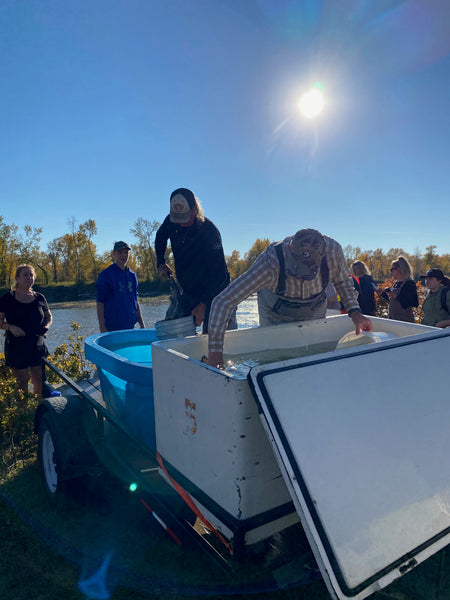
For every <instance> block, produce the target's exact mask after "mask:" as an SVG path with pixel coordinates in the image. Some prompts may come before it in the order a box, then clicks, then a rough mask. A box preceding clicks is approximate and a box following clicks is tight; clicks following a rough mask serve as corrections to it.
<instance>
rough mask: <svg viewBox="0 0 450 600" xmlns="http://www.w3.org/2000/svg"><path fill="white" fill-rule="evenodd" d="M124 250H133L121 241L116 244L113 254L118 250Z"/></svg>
mask: <svg viewBox="0 0 450 600" xmlns="http://www.w3.org/2000/svg"><path fill="white" fill-rule="evenodd" d="M122 248H126V249H127V250H131V248H130V246H129V245H128V244H126V243H125V242H123V241H122V240H121V241H120V242H116V243H115V244H114V248H113V252H115V251H116V250H122Z"/></svg>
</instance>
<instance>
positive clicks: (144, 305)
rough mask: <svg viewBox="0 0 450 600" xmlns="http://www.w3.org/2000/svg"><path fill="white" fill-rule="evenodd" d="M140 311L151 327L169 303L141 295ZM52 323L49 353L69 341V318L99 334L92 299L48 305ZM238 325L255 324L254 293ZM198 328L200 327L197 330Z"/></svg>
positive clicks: (241, 306)
mask: <svg viewBox="0 0 450 600" xmlns="http://www.w3.org/2000/svg"><path fill="white" fill-rule="evenodd" d="M140 302H141V312H142V317H143V319H144V323H145V326H146V327H149V328H153V327H154V326H155V322H156V321H160V320H162V319H164V317H165V315H166V311H167V308H168V306H169V303H168V299H167V297H164V298H141V300H140ZM50 310H51V311H52V315H53V324H52V326H51V328H50V330H49V332H48V335H47V342H46V343H47V346H48V349H49V350H50V352H52V351H53V350H54V349H55V348H56V347H57V346H60V345H61V344H63V343H68V342H69V335H70V334H71V333H73V330H72V329H71V327H70V324H71V322H72V321H74V322H75V323H78V324H79V325H80V329H79V330H78V335H81V336H83V337H84V338H87V337H88V336H90V335H94V334H95V333H99V329H98V321H97V312H96V305H95V302H77V303H75V302H70V303H66V304H53V305H50ZM237 319H238V327H239V328H243V327H255V326H257V325H258V307H257V302H256V296H252V297H250V298H248V299H247V300H244V302H242V303H241V304H239V306H238V311H237ZM199 331H200V330H199ZM3 338H4V335H3V334H2V335H0V352H3Z"/></svg>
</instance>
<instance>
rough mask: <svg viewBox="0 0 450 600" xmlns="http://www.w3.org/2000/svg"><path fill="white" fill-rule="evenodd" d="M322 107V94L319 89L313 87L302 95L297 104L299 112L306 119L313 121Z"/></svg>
mask: <svg viewBox="0 0 450 600" xmlns="http://www.w3.org/2000/svg"><path fill="white" fill-rule="evenodd" d="M323 105H324V99H323V93H322V90H321V89H319V87H316V86H315V87H313V88H312V89H311V90H309V92H306V93H305V94H303V96H302V97H301V98H300V101H299V103H298V107H299V109H300V112H301V113H302V115H303V116H304V117H306V118H307V119H314V117H317V115H319V114H320V113H321V112H322V110H323Z"/></svg>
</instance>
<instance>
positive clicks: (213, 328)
mask: <svg viewBox="0 0 450 600" xmlns="http://www.w3.org/2000/svg"><path fill="white" fill-rule="evenodd" d="M323 237H324V238H325V254H326V257H327V262H328V269H329V277H330V281H331V282H332V283H333V285H334V286H335V288H336V290H337V293H338V294H339V296H340V299H341V301H342V303H343V305H344V307H345V309H346V310H347V311H349V310H351V309H353V308H356V309H359V304H358V300H357V293H356V291H355V288H354V285H353V279H352V277H351V275H350V271H349V268H348V266H347V263H346V262H345V258H344V253H343V251H342V248H341V246H340V244H338V242H336V241H335V240H333V239H332V238H330V237H328V236H323ZM291 240H292V236H291V237H287V238H285V239H284V240H283V251H284V253H285V257H286V246H287V245H288V244H289V243H290V241H291ZM279 272H280V264H279V262H278V257H277V255H276V250H275V245H274V244H270V246H268V248H267V249H266V250H265V251H264V252H263V253H262V254H260V255H259V256H258V258H257V259H256V261H255V262H254V263H253V265H252V266H251V267H250V268H249V269H248V271H246V272H245V273H243V274H242V275H241V276H240V277H238V278H237V279H235V280H234V281H232V282H231V283H230V284H229V285H228V287H226V288H225V289H224V290H223V291H222V292H221V293H220V294H219V295H218V296H216V297H215V298H214V300H213V302H212V305H211V312H210V315H209V325H208V347H209V352H223V341H224V336H225V331H226V328H227V323H228V320H229V318H230V316H231V313H232V311H233V309H234V307H235V306H237V305H238V304H239V303H240V302H242V301H243V300H245V299H246V298H248V297H249V296H250V295H251V294H254V293H255V292H257V291H258V290H261V289H263V288H266V289H268V290H270V291H271V292H273V293H276V290H277V286H278V276H279ZM322 289H323V283H322V277H321V274H320V271H319V273H318V274H317V275H316V277H315V278H314V279H313V280H312V281H304V280H303V279H299V278H297V277H292V276H289V275H288V274H286V293H285V297H286V298H292V299H294V298H303V299H307V298H311V297H312V296H313V295H314V294H318V293H319V292H320V291H321V290H322Z"/></svg>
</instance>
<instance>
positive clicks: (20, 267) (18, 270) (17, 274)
mask: <svg viewBox="0 0 450 600" xmlns="http://www.w3.org/2000/svg"><path fill="white" fill-rule="evenodd" d="M24 269H30V270H31V271H33V275H34V278H35V279H36V271H35V270H34V267H32V266H31V265H26V264H24V265H19V266H18V267H17V269H16V272H15V274H14V283H13V284H12V286H11V289H12V290H16V289H17V278H18V277H19V275H20V274H21V273H22V271H23V270H24Z"/></svg>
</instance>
